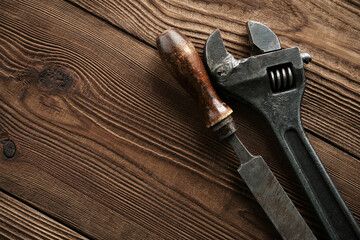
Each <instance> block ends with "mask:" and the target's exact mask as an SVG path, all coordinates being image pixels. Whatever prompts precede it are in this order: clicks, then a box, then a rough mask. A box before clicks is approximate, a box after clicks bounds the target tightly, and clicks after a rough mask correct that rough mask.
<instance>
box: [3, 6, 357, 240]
mask: <svg viewBox="0 0 360 240" xmlns="http://www.w3.org/2000/svg"><path fill="white" fill-rule="evenodd" d="M250 19H251V20H258V21H261V22H263V23H265V24H267V25H268V26H270V27H271V28H272V29H273V30H274V31H275V32H276V33H277V34H279V36H280V40H281V42H282V44H283V46H284V47H291V46H294V45H298V46H300V48H301V49H302V50H304V51H307V52H310V53H311V54H312V56H313V63H312V64H310V65H308V66H306V77H307V80H308V85H307V89H306V93H305V96H304V101H303V104H302V119H303V122H304V126H305V128H306V131H307V135H308V137H309V140H310V142H311V143H312V144H313V146H314V148H315V150H316V152H317V153H318V155H319V157H320V159H321V160H322V162H323V163H324V166H325V167H326V169H327V170H328V172H329V174H330V176H331V178H332V179H333V181H334V183H335V185H336V186H337V188H338V189H339V191H340V193H341V194H342V196H343V198H344V200H345V201H346V203H347V204H348V206H349V208H350V210H351V211H352V212H353V214H354V216H355V217H356V219H357V220H358V221H359V220H360V203H359V201H358V199H360V174H359V171H360V162H359V157H360V154H359V126H360V123H359V100H360V98H359V94H360V89H359V84H360V79H359V76H358V71H359V62H360V61H359V60H360V57H359V49H360V46H359V41H358V38H359V24H358V22H359V20H360V19H359V6H358V4H357V3H356V2H350V1H349V2H337V1H331V2H330V1H326V2H317V1H311V2H310V1H309V2H305V3H301V4H300V3H299V4H297V3H295V2H283V1H281V2H280V1H279V2H272V3H270V2H265V3H261V4H260V3H259V2H256V1H251V2H250V1H249V2H244V3H238V2H237V1H224V2H221V1H187V2H186V3H182V1H156V0H153V1H139V2H135V1H131V0H130V1H119V2H113V1H109V2H107V3H106V4H105V3H101V4H100V3H94V2H90V1H89V2H88V1H79V2H76V1H74V2H69V1H55V0H53V1H48V2H46V3H45V2H43V1H36V0H31V1H10V0H5V1H1V2H0V36H1V38H0V54H1V59H0V137H1V139H0V141H1V143H4V142H5V141H6V140H7V139H11V140H13V141H14V142H15V144H16V147H17V151H16V154H15V156H14V157H13V158H11V159H7V158H6V157H5V156H4V155H3V154H1V157H0V188H1V189H2V190H4V191H5V192H8V193H10V194H11V195H12V196H14V197H16V198H17V199H18V200H20V201H21V202H22V204H29V205H30V206H31V207H32V209H36V210H39V211H41V213H42V214H46V215H47V217H49V218H52V219H54V220H56V221H58V222H60V223H63V224H64V225H65V226H66V227H68V228H70V229H73V230H74V231H76V232H77V233H79V234H82V235H83V236H85V237H89V238H95V239H278V238H279V236H278V235H277V233H276V231H275V230H274V228H273V227H272V225H271V223H270V222H269V220H267V218H266V216H265V214H264V212H263V211H262V210H261V208H260V207H259V205H258V204H257V203H256V201H255V200H254V199H253V197H252V196H251V194H250V193H249V191H248V190H247V189H246V186H245V184H244V183H243V182H242V180H241V179H240V178H239V177H238V175H237V173H236V168H237V166H238V164H237V161H236V159H235V156H234V154H233V153H232V151H231V149H230V148H229V147H228V146H226V145H223V144H222V143H220V142H219V141H218V140H217V139H216V137H215V136H214V135H213V134H212V133H211V132H209V131H208V130H207V129H206V128H205V127H204V123H203V119H202V117H201V116H200V115H199V113H198V111H197V107H196V106H195V105H194V104H193V101H192V99H191V98H190V97H189V96H188V95H187V94H186V92H185V91H184V90H183V89H181V87H180V86H179V85H178V84H177V83H176V81H175V80H174V79H173V78H172V77H171V76H170V74H169V73H168V72H167V70H166V69H165V68H164V66H163V64H162V63H161V61H160V59H159V57H158V56H157V52H156V49H155V48H154V45H155V40H154V39H155V37H156V36H157V34H158V33H160V32H161V31H162V30H164V29H165V28H168V27H177V28H180V29H181V30H182V31H183V32H184V33H185V34H187V35H189V36H190V37H191V39H192V40H193V41H194V43H195V44H196V46H197V48H198V49H199V51H200V52H201V48H202V45H203V43H204V40H205V39H206V37H207V35H208V34H210V33H211V32H212V30H213V29H214V28H216V27H219V28H220V29H221V30H222V31H224V34H223V36H224V38H225V40H226V45H227V47H229V49H230V51H231V52H232V53H234V54H235V55H236V56H239V57H245V56H247V54H248V52H249V48H248V45H247V40H246V34H245V25H244V24H245V22H246V21H247V20H250ZM229 104H230V105H231V107H233V109H234V111H235V114H234V117H235V120H236V122H237V124H238V126H239V131H238V132H239V137H240V138H241V139H242V140H243V142H244V144H245V145H246V146H247V147H248V148H249V150H250V151H252V152H253V153H255V154H261V155H262V156H263V157H264V158H265V160H266V161H267V163H268V164H269V166H270V168H271V169H272V170H273V172H274V174H275V175H276V177H277V178H278V179H279V181H280V182H281V184H282V185H283V186H284V188H285V190H286V191H287V192H288V193H289V195H290V197H291V198H292V199H293V201H294V203H295V204H296V206H297V207H298V208H299V210H300V212H301V213H302V214H303V216H304V217H305V219H306V221H307V222H308V223H309V224H310V226H311V228H312V229H313V231H314V232H315V233H316V235H317V236H318V238H319V239H324V235H323V231H322V229H321V227H320V226H319V225H318V221H317V219H316V217H315V216H314V212H313V210H312V209H311V208H310V206H309V204H308V203H307V200H306V199H305V198H304V196H303V192H302V191H301V189H300V186H299V185H298V183H297V182H296V180H295V178H294V176H293V174H292V173H291V171H289V166H288V165H287V164H286V160H285V159H284V157H283V156H282V155H281V153H280V150H279V148H278V147H277V146H276V142H275V141H274V138H273V136H272V134H271V132H270V130H268V129H267V128H266V125H265V124H264V122H263V120H262V119H261V118H259V116H258V115H257V113H254V112H253V111H252V110H251V109H249V108H248V107H246V106H243V105H241V104H237V103H235V102H231V101H230V102H229ZM244 113H246V114H244ZM0 150H1V151H3V146H2V144H1V145H0ZM4 198H6V196H5V197H4ZM7 199H9V201H10V198H9V197H7ZM2 206H3V205H2ZM32 209H30V208H28V207H23V208H22V211H23V212H27V211H28V212H27V214H30V213H32V212H33V211H34V210H32ZM6 216H8V218H9V219H10V217H11V216H9V215H5V218H6ZM37 224H41V222H37ZM43 225H44V228H45V227H46V224H45V223H44V224H43ZM0 226H1V225H0ZM24 226H25V225H24ZM27 226H28V229H32V228H33V226H31V225H27ZM25 227H26V226H25ZM1 233H2V234H3V231H2V232H1ZM3 235H4V234H3ZM76 236H77V235H76ZM44 238H47V237H46V236H45V233H44ZM48 238H50V237H48Z"/></svg>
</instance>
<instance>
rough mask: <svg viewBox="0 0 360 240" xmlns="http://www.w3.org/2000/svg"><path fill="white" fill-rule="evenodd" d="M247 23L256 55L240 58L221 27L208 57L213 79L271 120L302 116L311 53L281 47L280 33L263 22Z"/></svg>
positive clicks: (210, 42) (207, 51)
mask: <svg viewBox="0 0 360 240" xmlns="http://www.w3.org/2000/svg"><path fill="white" fill-rule="evenodd" d="M247 26H248V31H249V37H250V43H251V45H252V49H253V51H252V54H256V55H252V56H250V57H248V58H244V59H240V60H238V59H235V58H234V57H233V56H232V55H231V54H230V53H229V52H228V51H226V49H225V46H224V42H223V40H222V38H221V35H220V31H219V30H216V31H214V32H213V33H212V34H211V35H210V36H209V38H208V40H207V41H206V44H205V49H204V53H205V54H204V57H205V59H204V60H205V66H206V67H207V69H208V71H209V75H210V76H211V80H212V81H213V82H214V85H215V87H216V88H217V89H218V90H220V91H221V92H223V93H224V94H225V95H228V96H230V97H233V98H235V99H237V100H240V101H242V102H245V103H248V104H249V105H250V106H251V107H253V108H255V109H257V110H258V111H260V112H261V113H262V114H263V115H265V117H266V118H267V119H268V120H269V121H271V122H279V121H278V119H277V118H278V116H279V115H284V114H283V113H289V114H286V116H298V114H299V110H300V108H299V107H300V102H301V98H302V95H303V92H304V88H305V75H304V66H303V65H304V62H305V63H307V62H309V61H310V60H311V58H310V55H309V54H305V53H300V50H299V48H297V47H294V48H289V49H281V46H280V43H279V40H278V38H277V37H276V35H275V34H274V33H273V32H272V31H271V30H270V29H269V28H268V27H266V26H265V25H263V24H261V23H257V22H248V24H247ZM265 40H266V41H265ZM288 120H289V119H286V120H285V121H288Z"/></svg>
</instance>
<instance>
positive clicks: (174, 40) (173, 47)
mask: <svg viewBox="0 0 360 240" xmlns="http://www.w3.org/2000/svg"><path fill="white" fill-rule="evenodd" d="M156 44H157V48H158V51H159V54H160V58H161V60H162V61H163V62H164V63H165V64H166V66H167V67H168V69H169V70H170V72H171V74H172V75H173V76H174V77H175V79H176V80H177V81H178V82H179V83H180V84H181V86H182V87H183V88H184V89H185V90H186V91H187V92H188V93H189V94H190V95H191V96H192V97H193V98H194V99H195V100H196V101H197V103H198V104H199V106H200V109H201V110H202V112H203V113H204V115H205V120H206V126H207V127H212V126H214V125H215V124H217V123H219V122H220V121H221V120H223V119H225V118H226V117H228V116H229V115H230V114H231V113H232V110H231V108H229V107H228V106H227V105H226V104H225V103H224V102H223V101H221V99H220V98H219V97H218V95H217V94H216V92H215V90H214V88H213V87H212V85H211V83H210V79H209V76H208V75H207V73H206V70H205V67H204V64H203V63H202V61H201V59H200V56H199V54H198V53H197V52H196V49H195V47H194V46H193V45H192V43H191V42H190V41H189V40H188V39H187V38H186V37H185V36H184V35H182V34H181V33H180V32H179V31H177V30H175V29H170V30H167V31H166V32H164V33H163V34H161V35H160V36H159V37H158V38H157V39H156Z"/></svg>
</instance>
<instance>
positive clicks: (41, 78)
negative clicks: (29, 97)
mask: <svg viewBox="0 0 360 240" xmlns="http://www.w3.org/2000/svg"><path fill="white" fill-rule="evenodd" d="M72 82H73V78H72V77H71V76H70V75H69V74H68V73H67V72H66V71H65V70H64V69H62V68H60V67H56V66H51V67H46V68H45V69H43V70H42V71H41V72H39V74H38V80H37V85H38V88H39V90H40V91H44V92H53V93H62V92H65V91H66V90H68V89H69V88H70V86H71V84H72Z"/></svg>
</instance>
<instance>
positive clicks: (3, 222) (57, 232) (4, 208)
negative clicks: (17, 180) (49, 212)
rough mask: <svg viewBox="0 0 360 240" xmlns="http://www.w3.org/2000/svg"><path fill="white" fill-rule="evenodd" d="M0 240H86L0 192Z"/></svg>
mask: <svg viewBox="0 0 360 240" xmlns="http://www.w3.org/2000/svg"><path fill="white" fill-rule="evenodd" d="M0 209H1V211H0V239H7V238H9V239H59V240H61V239H83V240H84V239H87V238H85V237H84V236H82V235H80V234H78V233H76V232H74V231H72V230H71V229H69V228H67V227H65V226H64V225H62V224H59V223H58V222H57V221H55V220H53V219H51V218H49V217H48V216H46V215H44V214H43V213H40V212H38V211H36V210H35V209H33V208H31V207H29V206H27V205H26V204H24V203H22V202H20V201H19V200H17V199H15V198H13V197H10V196H9V195H7V194H5V193H4V192H0Z"/></svg>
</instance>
